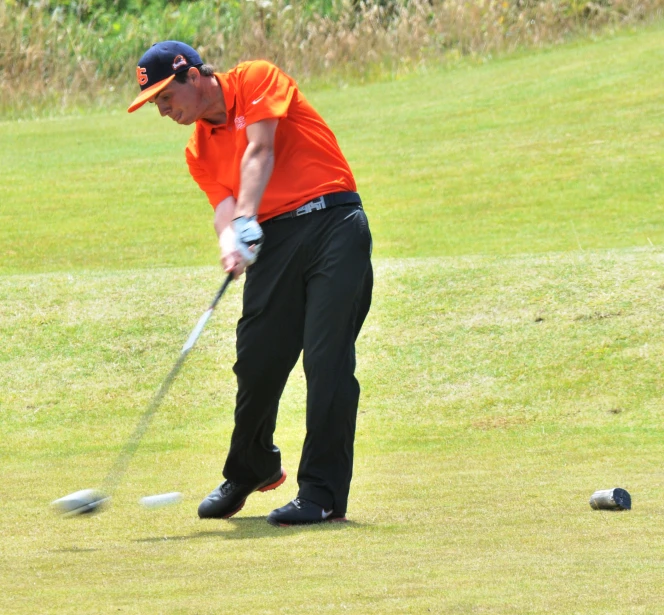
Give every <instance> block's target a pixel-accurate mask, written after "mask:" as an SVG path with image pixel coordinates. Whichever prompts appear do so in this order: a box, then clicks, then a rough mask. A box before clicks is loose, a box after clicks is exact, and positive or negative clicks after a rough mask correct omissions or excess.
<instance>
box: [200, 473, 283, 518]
mask: <svg viewBox="0 0 664 615" xmlns="http://www.w3.org/2000/svg"><path fill="white" fill-rule="evenodd" d="M285 480H286V470H284V469H283V468H281V469H280V470H279V471H278V472H277V473H276V474H274V475H273V476H271V477H270V478H268V479H267V480H264V481H263V482H262V483H260V484H259V485H242V484H240V483H236V482H235V481H232V480H226V481H224V482H223V483H221V485H219V486H218V487H217V488H216V489H215V490H214V491H213V492H212V493H211V494H210V495H208V496H207V497H206V498H205V499H204V500H203V501H202V502H201V503H200V505H199V507H198V516H199V517H200V518H201V519H228V518H230V517H232V516H233V515H234V514H235V513H238V512H240V511H241V510H242V508H243V507H244V503H245V502H246V501H247V498H248V497H249V496H250V495H251V494H252V493H253V492H254V491H271V490H272V489H276V488H277V487H278V486H279V485H281V484H282V483H283V482H284V481H285Z"/></svg>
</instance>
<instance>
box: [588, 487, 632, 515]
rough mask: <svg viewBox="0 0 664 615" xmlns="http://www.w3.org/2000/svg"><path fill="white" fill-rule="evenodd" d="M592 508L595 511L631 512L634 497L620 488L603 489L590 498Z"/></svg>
mask: <svg viewBox="0 0 664 615" xmlns="http://www.w3.org/2000/svg"><path fill="white" fill-rule="evenodd" d="M590 507H591V508H592V509H593V510H630V509H631V508H632V497H631V496H630V495H629V493H627V491H625V490H624V489H621V488H620V487H616V488H615V489H601V490H600V491H595V493H593V494H592V496H591V497H590Z"/></svg>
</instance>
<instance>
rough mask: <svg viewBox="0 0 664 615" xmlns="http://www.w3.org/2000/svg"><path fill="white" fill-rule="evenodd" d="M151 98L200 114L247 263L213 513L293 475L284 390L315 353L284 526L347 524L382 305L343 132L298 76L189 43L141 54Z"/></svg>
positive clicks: (228, 243) (194, 161)
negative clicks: (219, 59)
mask: <svg viewBox="0 0 664 615" xmlns="http://www.w3.org/2000/svg"><path fill="white" fill-rule="evenodd" d="M136 75H137V78H138V82H139V85H140V86H141V94H140V95H139V96H138V97H137V98H136V99H135V100H134V102H133V103H132V104H131V106H130V107H129V109H128V110H129V112H132V111H134V110H136V109H138V108H139V107H141V106H142V105H143V104H145V103H146V102H150V103H154V104H155V105H156V106H157V108H158V109H159V113H161V115H162V116H168V117H170V118H171V119H172V120H174V121H176V122H178V123H179V124H186V125H190V124H194V132H193V134H192V136H191V139H190V140H189V144H188V145H187V148H186V159H187V164H188V165H189V171H190V173H191V175H192V177H193V178H194V180H195V181H196V182H197V183H198V185H199V186H200V188H201V189H202V190H203V192H205V194H206V195H207V197H208V200H209V201H210V204H211V205H212V207H213V208H214V228H215V230H216V232H217V236H218V238H219V246H220V249H221V263H222V266H223V268H224V270H225V271H226V272H232V273H233V274H234V276H235V277H236V278H237V277H239V276H240V275H242V273H243V272H244V271H245V270H246V280H245V285H244V296H243V309H242V317H241V319H240V321H239V323H238V327H237V362H236V363H235V366H234V368H233V369H234V371H235V374H236V376H237V382H238V391H237V398H236V407H235V428H234V431H233V435H232V438H231V444H230V449H229V452H228V456H227V459H226V464H225V466H224V470H223V475H224V477H225V479H226V480H225V481H224V482H223V483H222V484H221V485H219V487H218V488H217V489H215V490H214V491H213V492H212V493H210V495H208V496H207V498H205V500H203V502H201V504H200V506H199V509H198V514H199V516H200V517H201V518H216V519H219V518H222V519H227V518H229V517H231V516H232V515H234V514H235V513H237V512H238V511H239V510H240V509H241V508H242V507H243V506H244V503H245V501H246V499H247V497H248V496H249V495H250V494H251V493H253V492H254V491H267V490H269V489H275V488H276V487H278V486H279V485H281V484H282V483H283V482H284V480H286V473H285V471H284V470H283V468H282V467H281V454H280V451H279V449H278V448H277V447H276V446H275V445H274V443H273V439H272V436H273V433H274V429H275V425H276V419H277V411H278V407H279V399H280V397H281V394H282V392H283V390H284V387H285V385H286V381H287V379H288V376H289V374H290V371H291V370H292V369H293V366H294V365H295V363H296V362H297V360H298V358H299V356H300V353H301V352H302V351H304V355H303V363H304V371H305V374H306V379H307V419H306V426H307V432H306V437H305V441H304V447H303V450H302V456H301V460H300V467H299V470H298V476H297V480H298V484H299V491H298V494H297V497H296V498H295V499H294V500H293V501H291V502H290V503H288V504H287V505H285V506H284V507H282V508H278V509H277V510H274V511H272V512H271V513H270V514H269V516H268V521H269V522H270V523H272V524H273V525H293V524H300V523H317V522H321V521H332V520H345V515H346V506H347V502H348V493H349V489H350V482H351V476H352V468H353V442H354V438H355V421H356V415H357V406H358V400H359V394H360V387H359V384H358V382H357V380H356V379H355V376H354V371H355V340H356V338H357V336H358V334H359V332H360V328H361V327H362V323H363V322H364V319H365V317H366V315H367V313H368V311H369V306H370V303H371V290H372V285H373V273H372V268H371V262H370V256H371V234H370V231H369V225H368V222H367V218H366V216H365V213H364V211H363V209H362V203H361V200H360V197H359V195H358V194H357V192H356V186H355V180H354V179H353V175H352V173H351V170H350V168H349V166H348V163H347V162H346V159H345V158H344V156H343V154H342V153H341V150H340V149H339V145H338V144H337V141H336V138H335V137H334V135H333V133H332V131H331V130H330V129H329V128H328V126H327V125H326V124H325V122H324V121H323V119H322V118H321V117H320V115H318V113H317V112H316V111H315V110H314V109H313V107H312V106H311V105H310V104H309V103H308V102H307V101H306V99H305V98H304V96H303V95H302V93H301V92H300V91H299V90H298V87H297V84H296V83H295V81H294V80H293V79H291V78H290V77H289V76H288V75H286V74H285V73H283V72H282V71H281V70H279V69H278V68H277V67H276V66H274V65H272V64H270V63H269V62H265V61H255V62H243V63H241V64H239V65H238V66H236V67H235V68H233V69H231V70H230V71H228V72H226V73H215V72H214V71H213V70H212V68H211V67H209V66H207V65H204V64H203V61H202V60H201V58H200V56H199V55H198V53H197V52H196V51H195V50H194V49H192V48H191V47H190V46H188V45H185V44H184V43H181V42H178V41H165V42H161V43H157V44H155V45H153V46H152V47H151V48H150V49H149V50H148V51H147V52H146V53H145V54H144V55H143V57H142V58H141V59H140V60H139V62H138V67H137V69H136Z"/></svg>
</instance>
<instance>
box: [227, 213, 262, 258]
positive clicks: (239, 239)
mask: <svg viewBox="0 0 664 615" xmlns="http://www.w3.org/2000/svg"><path fill="white" fill-rule="evenodd" d="M233 231H234V232H235V247H236V248H237V251H238V252H239V253H240V256H241V257H242V258H243V259H244V261H245V262H246V263H247V265H252V264H253V263H255V262H256V259H257V258H258V253H259V252H260V251H261V245H262V244H263V229H261V227H260V224H258V222H257V221H256V216H251V217H250V218H248V217H246V216H240V217H239V218H235V219H234V220H233ZM252 246H253V248H254V249H253V250H250V249H249V248H250V247H252Z"/></svg>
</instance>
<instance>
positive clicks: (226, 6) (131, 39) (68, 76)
mask: <svg viewBox="0 0 664 615" xmlns="http://www.w3.org/2000/svg"><path fill="white" fill-rule="evenodd" d="M663 6H664V0H598V1H596V2H592V1H585V0H474V1H472V2H471V1H468V0H307V1H305V0H294V1H292V2H289V1H288V0H231V1H227V2H215V1H213V0H194V1H190V2H180V3H177V2H166V1H165V0H152V1H148V2H139V1H138V0H114V1H113V0H81V1H76V0H41V1H39V0H37V1H33V0H5V1H4V2H3V3H2V4H0V75H1V77H2V79H1V85H0V87H1V90H0V117H4V118H13V117H24V116H28V115H34V114H42V115H43V114H59V113H63V112H67V111H71V110H72V109H75V108H79V109H80V108H90V106H92V107H108V106H109V105H118V104H124V103H126V100H127V98H128V96H129V95H130V93H129V92H133V91H134V89H135V87H136V86H135V83H134V67H135V65H136V62H137V60H138V58H139V57H140V56H141V55H142V53H143V52H144V51H145V49H147V48H148V47H149V46H150V45H151V44H152V43H154V42H156V41H157V40H162V39H171V38H175V39H180V40H184V41H186V42H188V43H190V44H192V45H194V46H195V47H197V48H198V49H199V50H200V51H201V54H202V56H203V58H204V59H205V60H206V61H209V62H211V63H213V64H215V65H216V66H217V67H219V68H220V69H223V68H225V67H229V66H231V65H232V64H234V63H235V62H237V61H238V60H240V59H247V58H252V57H265V58H268V59H270V60H272V61H275V62H277V63H278V64H279V65H281V66H282V67H284V68H285V69H286V70H287V71H289V72H291V73H293V74H294V75H296V76H297V77H298V79H300V80H317V79H318V80H322V81H324V82H325V83H327V84H330V83H346V82H348V81H349V80H350V81H356V80H358V79H359V80H370V79H374V78H376V77H385V76H396V75H401V74H404V73H407V72H410V71H412V70H415V69H417V68H418V67H422V66H425V65H427V64H430V63H431V62H434V63H440V62H453V61H456V59H457V58H458V57H460V56H467V55H470V56H478V57H484V58H486V57H488V56H489V55H491V54H496V53H503V52H507V51H511V50H514V49H518V48H521V47H532V46H542V45H548V44H553V43H559V42H561V41H564V40H569V38H570V37H572V36H574V35H579V34H581V33H591V32H596V31H598V30H601V29H604V28H606V27H612V28H613V27H623V26H626V25H633V24H636V23H641V22H644V21H650V20H652V19H654V18H657V17H659V16H660V15H661V13H662V7H663Z"/></svg>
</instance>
